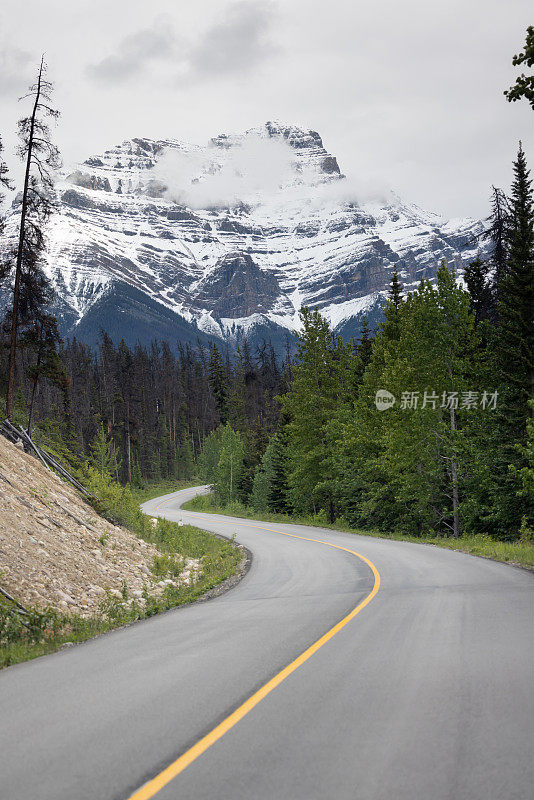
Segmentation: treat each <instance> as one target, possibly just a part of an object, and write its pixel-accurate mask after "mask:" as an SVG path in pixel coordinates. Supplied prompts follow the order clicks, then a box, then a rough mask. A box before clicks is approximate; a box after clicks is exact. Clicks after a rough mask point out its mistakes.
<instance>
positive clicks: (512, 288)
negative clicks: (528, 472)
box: [495, 146, 534, 536]
mask: <svg viewBox="0 0 534 800" xmlns="http://www.w3.org/2000/svg"><path fill="white" fill-rule="evenodd" d="M498 321H499V324H498V327H497V330H496V342H495V351H496V352H495V355H496V364H497V369H498V372H499V376H500V383H501V386H500V403H499V411H500V413H499V418H498V421H499V425H498V429H497V431H496V450H495V477H496V480H497V484H498V486H497V492H496V503H495V504H496V519H497V524H498V525H499V526H500V527H501V530H503V531H508V532H509V535H512V536H513V535H514V534H515V533H517V531H518V529H519V526H520V524H521V519H522V517H523V516H524V515H525V514H527V515H528V516H529V517H530V516H531V515H532V508H530V507H528V508H527V507H526V506H525V501H524V498H523V499H522V498H521V496H520V495H518V490H519V487H518V485H517V470H519V469H520V468H521V466H522V463H523V456H522V455H521V446H524V445H525V441H526V430H527V421H528V419H529V417H530V416H531V413H532V412H531V410H530V408H529V405H528V402H529V400H532V399H533V398H534V202H533V196H532V182H531V180H530V177H529V170H528V168H527V163H526V158H525V154H524V152H523V148H522V147H521V146H520V147H519V152H518V155H517V159H516V161H515V162H514V183H513V185H512V195H511V198H510V233H509V251H508V259H507V268H506V273H505V275H504V277H503V279H502V281H501V284H500V293H499V303H498ZM510 466H512V467H513V468H514V469H513V470H512V471H511V470H510Z"/></svg>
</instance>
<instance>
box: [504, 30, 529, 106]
mask: <svg viewBox="0 0 534 800" xmlns="http://www.w3.org/2000/svg"><path fill="white" fill-rule="evenodd" d="M512 64H513V65H514V67H518V66H520V65H521V64H526V66H527V67H530V68H532V67H534V25H529V26H528V28H527V38H526V41H525V47H524V50H523V51H522V52H521V53H519V55H515V56H514V57H513V59H512ZM504 94H505V96H506V99H507V100H508V102H509V103H515V102H516V100H521V99H523V98H524V99H525V100H527V101H528V102H529V103H530V105H531V106H532V108H533V109H534V74H532V75H525V74H524V73H522V74H521V75H520V76H519V77H518V78H516V80H515V83H514V85H513V86H512V87H510V89H507V90H506V91H505V93H504Z"/></svg>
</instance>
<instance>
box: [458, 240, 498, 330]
mask: <svg viewBox="0 0 534 800" xmlns="http://www.w3.org/2000/svg"><path fill="white" fill-rule="evenodd" d="M464 281H465V284H466V286H467V291H468V292H469V295H470V297H471V308H472V309H473V312H474V314H475V322H476V324H477V325H478V323H479V322H482V320H488V321H489V320H493V319H494V315H495V301H494V294H493V291H492V280H491V277H490V276H489V274H488V263H487V262H486V261H484V260H483V259H482V258H481V257H480V254H479V255H477V257H476V258H475V259H474V260H473V261H470V262H469V264H468V265H467V266H466V267H465V269H464Z"/></svg>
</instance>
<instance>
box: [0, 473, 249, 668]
mask: <svg viewBox="0 0 534 800" xmlns="http://www.w3.org/2000/svg"><path fill="white" fill-rule="evenodd" d="M191 485H195V484H194V483H186V484H185V485H184V482H182V483H181V484H179V483H177V482H175V483H172V484H170V483H169V484H165V485H163V488H162V484H161V483H160V484H153V485H152V486H150V487H146V489H143V490H139V493H138V492H137V490H136V491H130V490H129V489H128V490H127V491H126V492H120V491H118V490H116V496H115V500H116V503H115V504H114V503H113V502H112V500H113V497H112V496H111V493H108V494H107V495H106V497H105V498H104V500H103V505H105V509H106V511H107V512H108V513H109V514H110V515H111V516H113V517H115V518H117V519H119V520H120V521H121V523H122V524H125V523H129V524H127V527H129V528H130V530H132V531H134V532H135V533H136V534H137V535H138V536H140V537H141V538H143V539H145V540H146V541H147V542H150V543H152V544H154V545H155V546H156V547H157V548H158V549H159V550H160V552H161V553H162V555H161V556H159V557H157V558H155V559H154V563H153V565H152V576H150V578H149V579H148V580H149V582H151V583H152V584H155V583H157V582H158V581H161V580H162V579H164V578H167V577H169V578H176V576H177V574H179V572H180V571H181V569H183V565H182V566H181V569H180V562H179V560H178V558H177V556H176V554H179V555H181V556H184V557H185V558H194V559H201V573H200V575H198V576H197V577H196V579H195V580H194V581H192V582H191V584H190V585H186V584H182V585H181V586H172V585H168V586H166V587H165V589H164V590H163V593H162V594H160V595H158V596H155V595H153V594H151V591H150V585H149V586H148V587H147V589H146V591H145V592H144V594H143V600H144V603H143V604H140V603H139V601H138V600H137V599H136V598H130V597H128V594H127V590H126V586H125V587H124V590H123V593H122V597H120V598H118V597H116V596H115V595H112V594H111V593H110V592H108V593H106V595H105V597H104V598H103V599H102V601H101V602H100V603H99V607H98V610H97V612H96V613H95V614H94V615H93V616H91V617H89V618H86V617H81V616H79V615H75V614H72V615H71V614H69V615H66V614H61V613H59V612H58V611H56V610H55V609H52V608H49V609H45V610H44V611H43V610H39V609H37V608H29V609H28V611H29V615H28V616H25V615H22V614H19V613H18V612H16V611H15V609H14V606H13V604H11V603H9V601H7V600H6V601H0V668H2V667H7V666H10V665H11V664H17V663H19V662H21V661H27V660H28V659H32V658H36V657H38V656H41V655H45V654H47V653H52V652H54V651H56V650H59V649H61V648H63V647H68V646H70V645H72V644H75V643H78V642H84V641H86V640H87V639H92V638H93V637H95V636H98V635H100V634H102V633H106V632H107V631H110V630H113V629H115V628H119V627H122V626H124V625H128V624H130V623H132V622H136V621H137V620H140V619H145V618H147V617H150V616H153V615H154V614H159V613H160V612H162V611H167V610H168V609H171V608H175V607H176V606H181V605H184V604H186V603H191V602H193V601H194V600H197V599H198V598H199V597H201V596H202V595H204V594H205V593H206V592H208V591H209V590H210V589H213V588H214V587H215V586H217V585H219V584H220V583H222V582H223V581H225V580H226V579H227V578H230V577H232V576H233V575H235V574H236V573H237V571H238V569H239V567H240V566H241V564H242V563H243V560H244V552H243V550H242V548H240V547H238V546H237V545H235V544H234V543H233V542H232V541H228V540H226V539H221V538H219V537H217V536H215V535H214V534H211V533H208V532H207V531H203V530H201V529H199V528H196V527H194V526H192V525H178V524H177V523H175V522H169V521H168V520H164V519H158V521H157V524H156V525H153V523H152V521H151V519H150V517H148V516H146V515H144V514H142V512H141V511H140V509H139V505H138V503H139V502H143V500H147V499H150V497H157V496H158V495H159V494H166V493H169V492H172V491H178V490H179V489H183V488H185V486H191ZM121 489H122V487H121ZM141 492H142V494H141ZM139 497H142V499H141V500H139Z"/></svg>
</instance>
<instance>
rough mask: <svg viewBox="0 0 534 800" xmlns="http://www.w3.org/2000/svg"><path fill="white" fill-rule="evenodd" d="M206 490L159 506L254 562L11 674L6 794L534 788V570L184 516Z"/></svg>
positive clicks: (413, 792)
mask: <svg viewBox="0 0 534 800" xmlns="http://www.w3.org/2000/svg"><path fill="white" fill-rule="evenodd" d="M196 491H197V490H191V489H189V490H185V491H182V492H178V493H176V494H174V495H167V496H165V497H164V498H158V499H157V500H153V501H150V502H148V503H146V504H145V510H146V511H147V512H148V513H151V514H160V515H162V516H165V517H167V518H169V519H175V520H176V519H179V518H183V519H184V520H185V521H190V522H192V523H193V524H196V525H198V526H199V527H203V528H206V529H207V530H211V531H214V532H217V533H220V534H223V535H225V536H232V535H233V534H235V535H236V540H237V541H238V542H240V543H242V544H244V545H245V546H246V547H247V548H248V549H249V550H250V551H251V552H252V553H253V560H252V565H251V568H250V570H249V572H248V573H247V575H246V576H245V577H244V578H243V580H242V581H241V582H240V583H239V584H238V585H237V587H235V588H234V589H232V590H230V591H229V592H227V593H226V594H224V595H222V596H220V597H218V598H215V599H213V600H210V601H209V602H205V603H198V604H195V605H191V606H187V607H185V608H181V609H177V610H175V611H170V612H167V613H165V614H162V615H160V616H158V617H154V618H152V619H149V620H146V621H143V622H140V623H138V624H136V625H132V626H130V627H129V628H125V629H122V630H119V631H115V632H112V633H110V634H106V635H105V636H101V637H99V638H97V639H94V640H92V641H90V642H87V643H85V644H82V645H79V646H76V647H72V648H68V649H66V650H63V651H61V652H59V653H56V654H54V655H51V656H47V657H44V658H40V659H37V660H36V661H33V662H28V663H25V664H21V665H17V666H15V667H11V668H9V669H6V670H3V671H2V672H0V798H1V800H85V799H86V798H87V799H89V798H90V799H91V800H96V799H98V800H126V798H130V797H135V798H136V800H147V799H148V798H150V797H157V798H158V800H171V799H172V800H178V799H179V800H193V798H194V800H349V799H350V800H445V799H447V800H532V798H533V797H534V752H533V751H534V643H533V627H534V626H533V611H534V576H532V575H531V574H529V573H527V572H526V571H524V570H521V569H517V568H514V567H511V566H508V565H503V564H497V563H494V562H492V561H488V560H485V559H480V558H475V557H473V556H468V555H464V554H462V553H457V552H453V551H449V550H441V549H438V548H436V547H431V546H428V545H419V544H410V543H407V542H395V541H388V540H383V539H382V540H381V539H373V538H369V537H360V536H355V535H351V534H346V533H336V532H333V531H327V530H322V529H318V528H307V527H303V526H297V525H281V524H270V523H264V522H256V523H254V522H250V521H247V520H239V519H231V518H228V517H217V516H212V515H206V514H204V515H203V514H194V513H192V512H182V511H180V510H179V506H180V503H182V502H184V500H185V499H188V498H189V497H191V496H192V495H193V494H195V493H196ZM284 534H286V535H284ZM287 534H292V535H287ZM295 537H299V538H295ZM332 545H333V546H332ZM343 548H345V549H343ZM351 551H354V552H351ZM355 553H358V554H360V556H362V557H363V559H362V558H361V557H359V556H358V555H356V554H355ZM365 559H366V560H365ZM373 570H374V571H373ZM338 623H340V624H338ZM325 634H326V636H325ZM310 647H311V650H310V649H309V648H310ZM300 656H302V657H301V658H299V657H300ZM295 660H296V661H295ZM288 665H290V666H289V669H288ZM258 692H259V694H258ZM250 698H252V699H250ZM199 741H200V745H199V744H198V742H199ZM184 754H185V755H184ZM169 765H170V768H169Z"/></svg>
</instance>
